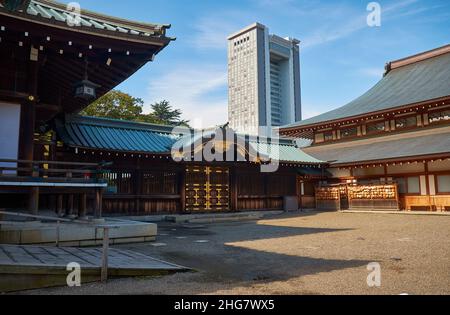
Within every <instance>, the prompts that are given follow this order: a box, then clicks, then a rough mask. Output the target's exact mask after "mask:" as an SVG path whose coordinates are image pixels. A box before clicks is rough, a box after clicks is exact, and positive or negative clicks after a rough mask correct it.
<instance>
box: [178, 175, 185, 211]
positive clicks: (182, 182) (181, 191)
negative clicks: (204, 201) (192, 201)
mask: <svg viewBox="0 0 450 315" xmlns="http://www.w3.org/2000/svg"><path fill="white" fill-rule="evenodd" d="M178 174H179V176H178V192H179V194H180V205H181V212H182V213H183V212H185V211H186V169H184V170H182V171H180V172H179V173H178Z"/></svg>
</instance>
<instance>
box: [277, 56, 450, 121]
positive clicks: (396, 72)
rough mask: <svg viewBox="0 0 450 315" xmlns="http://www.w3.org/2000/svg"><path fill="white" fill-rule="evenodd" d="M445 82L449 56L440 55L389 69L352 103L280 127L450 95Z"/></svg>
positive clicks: (448, 74) (449, 71)
mask: <svg viewBox="0 0 450 315" xmlns="http://www.w3.org/2000/svg"><path fill="white" fill-rule="evenodd" d="M445 48H446V47H443V48H442V49H445ZM449 82H450V53H444V54H442V55H440V56H436V57H432V58H429V59H425V60H422V61H419V62H416V63H412V64H409V65H405V66H402V67H399V68H396V69H393V70H391V71H390V72H388V73H387V75H385V76H384V77H383V78H382V79H381V81H379V82H378V83H377V84H376V85H375V86H374V87H373V88H372V89H370V90H369V91H368V92H367V93H365V94H364V95H362V96H361V97H359V98H357V99H356V100H354V101H353V102H350V103H349V104H347V105H345V106H343V107H340V108H337V109H335V110H332V111H329V112H327V113H324V114H322V115H319V116H316V117H313V118H310V119H305V120H303V121H301V122H298V123H295V124H292V125H288V126H284V127H283V128H291V127H303V126H308V125H314V124H320V123H325V122H329V121H334V120H338V119H344V118H350V117H354V116H359V115H364V114H369V113H373V112H378V111H384V110H388V109H392V108H396V107H402V106H406V105H410V104H415V103H420V102H424V101H428V100H434V99H438V98H442V97H446V96H450V83H449Z"/></svg>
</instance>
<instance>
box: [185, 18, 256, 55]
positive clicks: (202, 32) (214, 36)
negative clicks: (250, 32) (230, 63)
mask: <svg viewBox="0 0 450 315" xmlns="http://www.w3.org/2000/svg"><path fill="white" fill-rule="evenodd" d="M225 16H226V18H225ZM238 19H239V18H238V17H237V16H236V15H235V14H234V13H233V12H226V13H221V15H220V16H207V17H203V18H201V19H199V20H198V21H197V22H196V24H195V25H194V26H193V28H194V30H195V33H194V36H193V38H192V40H191V43H192V45H193V46H194V47H195V48H199V49H221V50H223V49H226V47H227V43H228V42H227V38H228V36H229V35H231V34H232V33H234V32H236V31H238V30H239V29H240V28H243V27H245V26H246V25H240V23H239V22H237V20H238ZM233 21H234V22H233ZM249 24H250V23H249Z"/></svg>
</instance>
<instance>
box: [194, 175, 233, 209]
mask: <svg viewBox="0 0 450 315" xmlns="http://www.w3.org/2000/svg"><path fill="white" fill-rule="evenodd" d="M229 209H230V171H229V169H228V168H226V167H209V166H188V167H186V211H227V210H229Z"/></svg>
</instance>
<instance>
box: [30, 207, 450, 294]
mask: <svg viewBox="0 0 450 315" xmlns="http://www.w3.org/2000/svg"><path fill="white" fill-rule="evenodd" d="M159 234H160V236H159V237H158V240H157V242H155V243H148V244H135V245H123V246H118V248H124V249H131V250H135V251H138V252H141V253H144V254H148V255H150V256H153V257H157V258H161V259H164V260H167V261H170V262H174V263H178V264H180V265H185V266H188V267H191V268H194V269H195V270H196V271H197V272H191V273H184V274H176V275H172V276H166V277H159V278H138V279H119V280H113V281H110V282H108V283H107V284H105V285H104V284H89V285H84V286H82V287H81V288H74V289H72V288H54V289H45V290H35V291H29V292H26V293H33V294H36V293H37V294H220V295H222V294H250V295H254V294H404V293H407V294H450V216H419V215H417V216H416V215H389V214H362V213H361V214H350V213H348V214H344V213H315V212H311V213H306V214H296V215H283V216H277V217H272V218H268V219H265V220H261V221H258V222H238V223H222V224H208V225H180V224H169V223H164V224H162V225H160V226H159ZM371 262H378V263H379V264H380V265H381V281H382V282H381V287H379V288H369V287H368V285H367V282H366V279H367V276H368V275H369V271H368V270H367V265H368V264H369V263H371Z"/></svg>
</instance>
